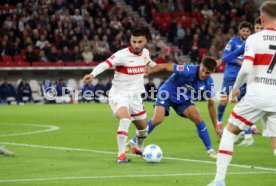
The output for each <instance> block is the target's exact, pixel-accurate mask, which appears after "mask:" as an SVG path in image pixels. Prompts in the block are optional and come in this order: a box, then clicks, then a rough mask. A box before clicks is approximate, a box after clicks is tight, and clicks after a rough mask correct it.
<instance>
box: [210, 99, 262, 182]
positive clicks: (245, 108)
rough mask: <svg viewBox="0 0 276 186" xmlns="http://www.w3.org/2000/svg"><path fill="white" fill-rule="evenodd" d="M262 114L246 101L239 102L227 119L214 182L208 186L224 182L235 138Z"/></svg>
mask: <svg viewBox="0 0 276 186" xmlns="http://www.w3.org/2000/svg"><path fill="white" fill-rule="evenodd" d="M263 115H264V112H263V111H261V110H258V109H257V108H254V107H252V106H251V105H250V104H248V103H246V101H244V100H243V101H241V102H239V103H238V104H237V105H236V106H235V108H234V110H233V111H232V113H231V116H230V117H229V120H228V124H227V126H226V127H225V129H224V131H223V134H222V138H221V142H220V146H219V151H218V156H217V171H216V176H215V179H214V181H213V182H212V183H211V184H210V185H215V184H216V183H220V182H224V180H225V176H226V172H227V168H228V166H229V164H230V162H231V160H232V155H233V151H234V140H235V137H236V136H237V135H238V134H239V133H240V132H241V131H242V130H247V129H248V128H250V127H251V126H252V125H253V123H254V122H255V121H257V120H258V119H259V118H261V117H262V116H263Z"/></svg>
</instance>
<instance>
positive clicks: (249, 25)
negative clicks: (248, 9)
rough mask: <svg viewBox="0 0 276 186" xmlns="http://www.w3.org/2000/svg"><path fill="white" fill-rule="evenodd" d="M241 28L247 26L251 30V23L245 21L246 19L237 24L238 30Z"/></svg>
mask: <svg viewBox="0 0 276 186" xmlns="http://www.w3.org/2000/svg"><path fill="white" fill-rule="evenodd" d="M243 28H248V29H249V30H251V31H252V30H253V26H252V24H251V23H249V22H246V21H244V22H241V23H240V25H239V29H240V30H241V29H243Z"/></svg>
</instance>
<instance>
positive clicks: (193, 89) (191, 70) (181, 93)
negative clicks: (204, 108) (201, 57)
mask: <svg viewBox="0 0 276 186" xmlns="http://www.w3.org/2000/svg"><path fill="white" fill-rule="evenodd" d="M198 71H199V66H198V65H197V66H195V65H176V64H175V65H174V71H173V72H174V73H173V74H172V75H171V76H170V78H169V79H168V80H167V81H166V82H165V83H164V84H163V85H162V86H161V87H160V89H159V91H158V92H159V93H161V94H163V93H162V92H168V93H169V99H170V100H171V101H172V102H173V103H175V104H183V103H185V102H186V101H187V100H203V99H204V100H205V99H209V98H212V97H213V96H214V95H215V94H214V81H213V79H212V78H211V77H210V76H209V77H208V78H207V79H205V80H200V79H199V78H198Z"/></svg>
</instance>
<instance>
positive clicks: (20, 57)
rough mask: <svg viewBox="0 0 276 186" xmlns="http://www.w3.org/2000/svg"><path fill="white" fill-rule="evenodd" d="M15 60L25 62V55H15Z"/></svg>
mask: <svg viewBox="0 0 276 186" xmlns="http://www.w3.org/2000/svg"><path fill="white" fill-rule="evenodd" d="M13 61H14V62H23V61H25V60H24V57H23V56H22V55H18V56H13Z"/></svg>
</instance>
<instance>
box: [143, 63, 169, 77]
mask: <svg viewBox="0 0 276 186" xmlns="http://www.w3.org/2000/svg"><path fill="white" fill-rule="evenodd" d="M161 71H167V72H173V63H166V64H158V65H156V66H155V67H153V68H149V69H147V71H146V73H145V74H146V75H150V74H153V73H156V72H161Z"/></svg>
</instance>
